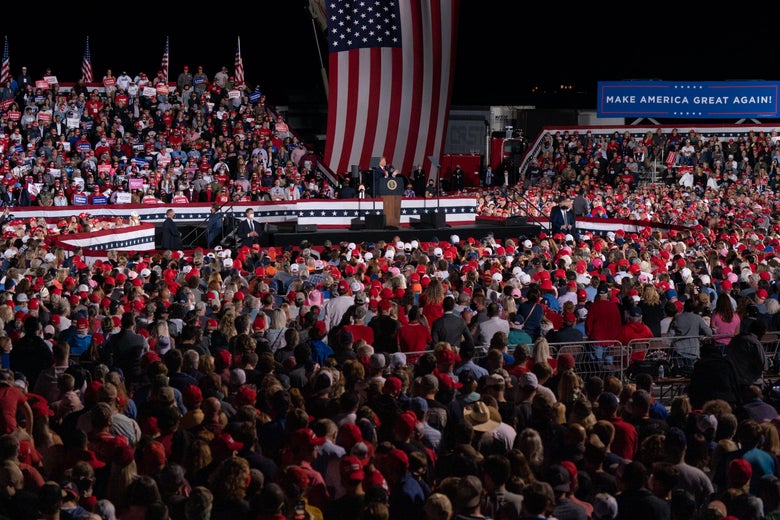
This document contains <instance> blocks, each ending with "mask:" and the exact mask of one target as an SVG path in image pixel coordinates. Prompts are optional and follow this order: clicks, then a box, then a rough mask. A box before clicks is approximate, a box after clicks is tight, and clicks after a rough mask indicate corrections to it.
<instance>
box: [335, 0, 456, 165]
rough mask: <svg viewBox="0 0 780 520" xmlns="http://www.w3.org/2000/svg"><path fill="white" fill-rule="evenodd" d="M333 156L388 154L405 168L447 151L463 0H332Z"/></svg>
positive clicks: (362, 160)
mask: <svg viewBox="0 0 780 520" xmlns="http://www.w3.org/2000/svg"><path fill="white" fill-rule="evenodd" d="M327 7H328V39H329V50H330V58H329V76H330V77H329V85H328V90H329V93H330V94H329V100H328V128H327V132H328V133H327V143H326V147H325V162H326V164H327V165H328V167H329V168H330V169H331V170H332V171H334V172H336V173H344V172H347V171H349V169H350V166H351V165H358V166H360V168H362V169H366V168H368V167H369V166H370V162H371V158H372V157H382V156H384V157H386V159H387V162H388V164H392V165H393V166H395V167H396V168H397V169H400V170H401V172H403V173H406V172H410V171H411V170H412V169H413V167H414V166H415V165H418V164H422V165H423V166H424V167H426V169H429V171H430V161H429V160H428V157H429V156H433V157H434V158H436V160H437V161H438V158H439V157H440V155H441V151H442V147H443V143H444V138H445V131H446V127H447V113H448V108H449V101H450V90H451V82H452V76H453V68H454V62H455V45H456V37H457V34H456V33H457V19H458V7H459V0H354V1H353V0H332V1H331V2H329V3H328V4H327Z"/></svg>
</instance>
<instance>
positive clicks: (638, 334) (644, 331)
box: [622, 305, 653, 345]
mask: <svg viewBox="0 0 780 520" xmlns="http://www.w3.org/2000/svg"><path fill="white" fill-rule="evenodd" d="M652 337H653V331H652V330H650V327H648V326H647V325H645V324H644V323H643V322H642V308H641V307H639V306H637V305H635V306H633V307H631V310H629V311H628V321H627V322H626V323H624V324H623V340H622V342H623V345H628V342H629V341H631V340H632V339H647V338H652Z"/></svg>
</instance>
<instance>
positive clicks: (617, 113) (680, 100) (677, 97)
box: [596, 81, 780, 119]
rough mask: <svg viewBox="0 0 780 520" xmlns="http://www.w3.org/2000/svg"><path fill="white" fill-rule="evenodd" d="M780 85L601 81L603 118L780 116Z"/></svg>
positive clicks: (763, 82)
mask: <svg viewBox="0 0 780 520" xmlns="http://www.w3.org/2000/svg"><path fill="white" fill-rule="evenodd" d="M778 95H780V82H775V81H704V82H694V81H599V84H598V100H597V103H596V107H597V113H598V116H599V117H656V118H661V117H668V118H675V119H680V118H687V119H707V118H720V119H727V118H767V117H772V118H775V117H778V112H779V111H780V107H779V106H778Z"/></svg>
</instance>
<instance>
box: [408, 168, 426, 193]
mask: <svg viewBox="0 0 780 520" xmlns="http://www.w3.org/2000/svg"><path fill="white" fill-rule="evenodd" d="M409 180H410V181H411V182H412V188H413V189H414V194H415V196H417V197H423V196H425V184H426V182H427V180H428V174H427V173H426V172H425V170H423V167H422V164H418V165H417V168H415V169H414V170H413V171H412V174H411V175H410V176H409Z"/></svg>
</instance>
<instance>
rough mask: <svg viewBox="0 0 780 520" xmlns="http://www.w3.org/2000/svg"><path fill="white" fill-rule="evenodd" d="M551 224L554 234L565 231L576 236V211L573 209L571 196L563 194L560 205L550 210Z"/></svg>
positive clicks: (559, 201)
mask: <svg viewBox="0 0 780 520" xmlns="http://www.w3.org/2000/svg"><path fill="white" fill-rule="evenodd" d="M550 226H551V228H552V233H553V235H554V234H556V233H564V234H566V235H572V236H575V233H576V231H575V227H574V226H575V221H574V211H572V209H571V197H568V196H566V195H564V196H562V197H561V198H560V199H559V200H558V205H557V206H555V207H554V208H553V209H552V210H550Z"/></svg>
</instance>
